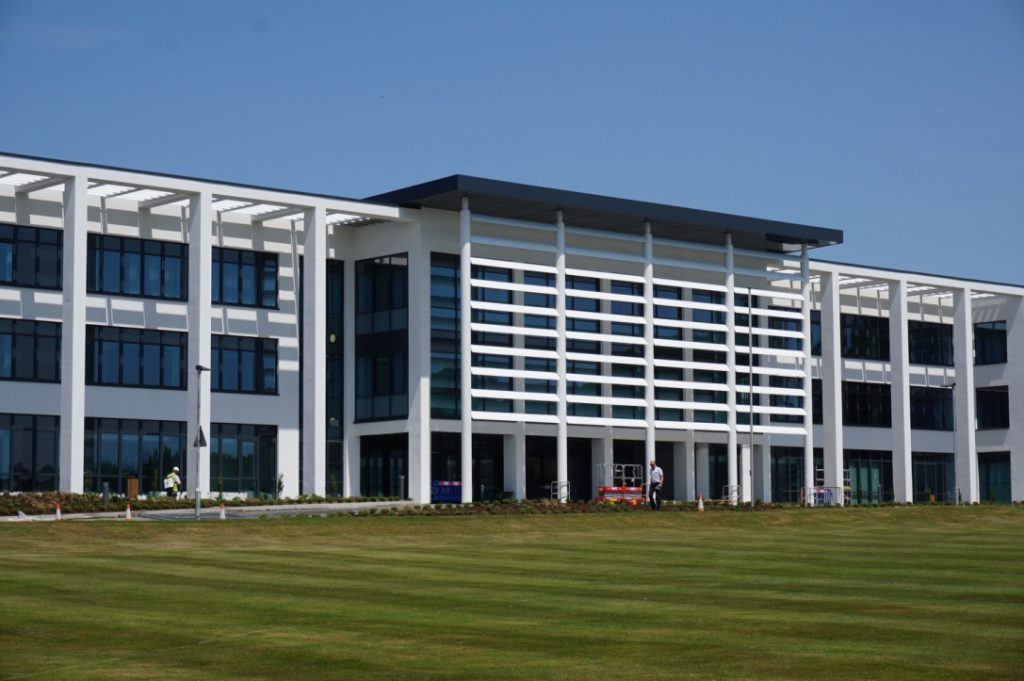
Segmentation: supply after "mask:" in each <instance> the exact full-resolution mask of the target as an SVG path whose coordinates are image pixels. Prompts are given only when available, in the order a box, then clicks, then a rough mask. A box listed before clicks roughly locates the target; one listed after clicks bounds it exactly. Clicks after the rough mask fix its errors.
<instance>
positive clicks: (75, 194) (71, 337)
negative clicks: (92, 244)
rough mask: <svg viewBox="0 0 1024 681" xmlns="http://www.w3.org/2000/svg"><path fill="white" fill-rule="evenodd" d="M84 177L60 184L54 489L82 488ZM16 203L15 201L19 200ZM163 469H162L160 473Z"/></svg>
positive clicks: (86, 184) (86, 186)
mask: <svg viewBox="0 0 1024 681" xmlns="http://www.w3.org/2000/svg"><path fill="white" fill-rule="evenodd" d="M88 190H89V178H87V177H85V176H84V175H76V176H75V177H71V178H68V181H67V182H66V183H65V184H64V256H63V257H64V265H63V267H64V270H63V273H62V274H63V289H64V290H63V294H62V297H63V300H64V308H63V316H62V319H61V322H62V324H61V350H60V380H61V386H60V462H59V467H58V468H59V475H60V479H59V481H58V489H60V490H61V491H67V492H78V493H81V492H82V491H83V484H84V476H85V291H86V272H87V264H88V249H89V239H88V236H89V235H88V218H89V216H88V206H89V204H88V195H87V192H88ZM19 203H20V202H19ZM163 473H164V471H161V474H163Z"/></svg>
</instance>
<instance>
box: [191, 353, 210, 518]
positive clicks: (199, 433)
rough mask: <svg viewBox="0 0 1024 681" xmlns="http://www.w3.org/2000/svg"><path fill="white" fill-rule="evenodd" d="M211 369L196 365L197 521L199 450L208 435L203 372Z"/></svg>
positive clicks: (200, 504) (197, 516) (197, 508)
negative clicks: (205, 418) (205, 420)
mask: <svg viewBox="0 0 1024 681" xmlns="http://www.w3.org/2000/svg"><path fill="white" fill-rule="evenodd" d="M209 370H210V368H209V367H204V366H203V365H202V364H197V365H196V439H195V441H193V442H192V446H193V447H195V448H196V467H195V471H194V472H193V475H195V476H196V495H195V497H196V520H199V511H200V509H201V508H202V500H201V498H200V497H201V490H200V489H199V450H200V449H201V448H203V447H205V446H206V435H204V434H203V422H202V405H203V372H204V371H209Z"/></svg>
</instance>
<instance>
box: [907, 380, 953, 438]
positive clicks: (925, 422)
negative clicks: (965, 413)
mask: <svg viewBox="0 0 1024 681" xmlns="http://www.w3.org/2000/svg"><path fill="white" fill-rule="evenodd" d="M910 427H911V428H920V429H922V430H953V391H952V390H950V389H949V388H925V387H922V386H911V388H910Z"/></svg>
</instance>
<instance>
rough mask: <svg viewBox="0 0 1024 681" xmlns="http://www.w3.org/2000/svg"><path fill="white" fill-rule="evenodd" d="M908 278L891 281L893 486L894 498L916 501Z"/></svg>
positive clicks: (890, 350)
mask: <svg viewBox="0 0 1024 681" xmlns="http://www.w3.org/2000/svg"><path fill="white" fill-rule="evenodd" d="M908 339H909V334H908V330H907V282H906V281H893V282H890V283H889V362H890V365H891V367H892V369H891V373H890V376H889V382H890V383H891V389H892V400H891V402H892V445H891V446H892V486H893V494H894V495H895V500H896V501H898V502H900V503H910V502H913V501H914V480H913V470H914V468H913V465H912V464H911V444H910V345H909V342H908Z"/></svg>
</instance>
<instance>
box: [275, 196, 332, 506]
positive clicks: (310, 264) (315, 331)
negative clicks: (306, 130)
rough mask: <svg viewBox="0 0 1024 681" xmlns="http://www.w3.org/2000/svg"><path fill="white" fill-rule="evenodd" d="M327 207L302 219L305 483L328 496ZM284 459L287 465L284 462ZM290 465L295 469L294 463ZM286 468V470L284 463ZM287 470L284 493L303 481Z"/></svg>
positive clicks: (305, 487)
mask: <svg viewBox="0 0 1024 681" xmlns="http://www.w3.org/2000/svg"><path fill="white" fill-rule="evenodd" d="M326 362H327V211H326V210H325V208H324V207H323V206H315V207H313V208H308V209H306V211H305V213H304V215H303V220H302V412H303V413H302V454H301V456H302V478H303V479H302V486H301V489H302V491H303V492H304V493H306V494H318V495H321V496H322V495H323V494H324V492H325V491H326V489H327V487H326V477H327V406H326V405H327V379H326V376H327V371H326ZM282 463H284V462H283V461H282ZM289 468H291V467H289ZM281 469H282V471H286V469H285V468H284V466H282V467H281ZM293 470H294V472H293V473H292V474H291V476H289V472H291V471H288V472H284V473H283V475H284V476H285V477H284V487H285V494H286V495H287V496H291V495H292V494H294V493H298V491H299V485H298V484H296V481H293V480H289V477H292V478H294V477H295V476H297V475H298V467H297V466H296V467H295V468H294V469H293Z"/></svg>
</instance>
